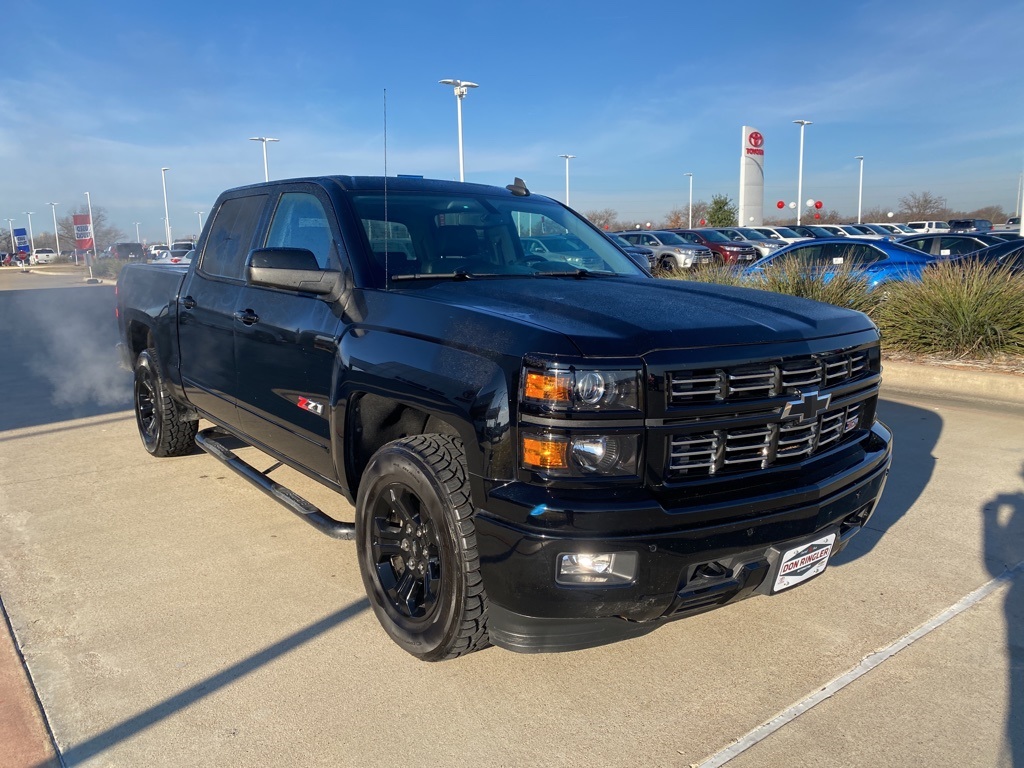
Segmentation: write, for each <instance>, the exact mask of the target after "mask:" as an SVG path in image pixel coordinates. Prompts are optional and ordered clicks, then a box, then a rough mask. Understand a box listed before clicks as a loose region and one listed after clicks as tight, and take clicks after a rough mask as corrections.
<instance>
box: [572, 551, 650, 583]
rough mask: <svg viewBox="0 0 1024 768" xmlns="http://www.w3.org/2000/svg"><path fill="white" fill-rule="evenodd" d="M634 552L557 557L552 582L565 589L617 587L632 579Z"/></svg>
mask: <svg viewBox="0 0 1024 768" xmlns="http://www.w3.org/2000/svg"><path fill="white" fill-rule="evenodd" d="M638 561H639V556H638V555H637V553H636V552H602V553H595V554H588V553H570V554H562V555H559V556H558V571H557V572H556V573H555V581H556V582H557V583H559V584H564V585H567V586H617V585H621V584H631V583H632V582H633V581H634V580H635V579H636V569H637V562H638Z"/></svg>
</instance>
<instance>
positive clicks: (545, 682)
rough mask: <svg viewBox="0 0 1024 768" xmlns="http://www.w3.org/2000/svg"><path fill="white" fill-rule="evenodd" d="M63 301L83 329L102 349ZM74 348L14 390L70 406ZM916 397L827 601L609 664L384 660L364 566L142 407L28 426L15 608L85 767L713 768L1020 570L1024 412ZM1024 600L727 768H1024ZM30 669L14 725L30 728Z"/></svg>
mask: <svg viewBox="0 0 1024 768" xmlns="http://www.w3.org/2000/svg"><path fill="white" fill-rule="evenodd" d="M55 295H56V294H55ZM59 296H60V300H59V301H58V302H57V303H59V304H60V305H61V309H62V311H63V321H64V322H65V323H67V322H70V323H71V325H72V326H73V327H78V326H81V325H82V324H83V323H98V322H101V321H102V317H104V315H103V312H102V311H97V312H92V310H90V311H89V312H85V311H84V310H82V311H79V309H76V308H75V306H74V305H73V304H71V303H69V301H68V296H67V295H66V294H63V293H61V294H59ZM96 296H97V297H100V298H102V302H101V303H103V302H107V301H108V299H107V298H106V296H105V294H102V293H97V294H96ZM3 298H4V297H0V323H2V322H3V320H4V315H3V312H4V309H3V308H4V307H7V306H11V305H10V304H9V303H5V302H4V301H3V300H2V299H3ZM19 306H21V305H19ZM101 309H102V307H101ZM69 313H70V315H71V317H70V318H69ZM76 318H77V319H76ZM5 327H6V326H5ZM54 338H55V337H47V338H45V339H43V340H39V339H36V340H33V339H25V340H23V342H18V343H17V344H12V345H11V346H10V348H9V349H6V350H5V354H6V356H7V359H8V360H10V359H12V358H14V359H17V360H19V361H21V360H24V361H31V364H29V362H25V365H24V367H23V368H18V369H17V370H15V371H4V370H0V384H3V383H9V382H7V380H5V378H4V377H5V376H10V377H12V379H15V380H18V381H20V382H21V384H22V386H23V387H26V388H28V389H29V390H30V393H38V392H40V391H50V389H53V388H57V387H59V385H60V383H61V381H60V379H61V377H59V376H57V377H53V378H50V371H49V368H48V366H46V365H45V364H44V362H45V361H40V360H37V358H35V357H34V356H33V354H34V352H35V351H36V350H38V349H39V348H41V347H42V348H49V347H50V345H52V344H53V343H54ZM74 338H77V337H72V339H74ZM61 349H62V351H63V354H64V355H73V354H75V351H74V349H73V348H72V347H71V346H68V347H62V348H61ZM958 375H959V374H958ZM921 378H922V377H921V376H920V375H915V374H914V372H913V370H912V369H911V370H910V371H909V372H908V374H907V377H906V381H908V382H909V384H912V385H915V387H914V389H916V388H917V387H916V385H917V384H918V382H920V381H921ZM961 381H964V380H963V379H961ZM95 384H96V386H97V387H100V385H101V384H102V382H95ZM115 384H116V382H115ZM103 386H114V385H112V384H110V383H107V384H104V385H103ZM908 386H909V385H908ZM899 387H900V376H899V374H898V373H895V372H893V371H892V370H891V369H890V367H889V365H888V364H887V368H886V384H885V388H884V392H883V394H884V401H883V403H882V405H881V416H882V418H883V420H885V421H886V422H887V423H889V424H890V426H892V427H893V429H894V432H895V434H896V440H897V444H896V458H895V463H894V469H893V474H892V477H891V480H890V483H889V486H888V488H887V490H886V494H885V497H884V499H883V503H882V505H881V506H880V508H879V511H878V513H877V514H876V517H875V518H874V519H873V520H872V524H871V526H870V528H869V529H868V530H866V531H864V532H863V533H862V534H861V535H860V536H858V537H857V538H856V539H855V540H854V542H853V544H852V545H851V547H850V548H849V549H848V550H847V551H845V552H843V553H841V555H839V556H837V558H836V559H835V561H834V562H833V563H831V564H830V566H829V570H828V571H827V572H826V573H825V574H824V575H823V576H822V577H821V578H819V579H817V580H815V581H814V582H813V583H812V584H808V585H807V586H806V587H801V588H799V589H797V590H794V591H793V592H790V593H784V594H782V595H779V596H777V597H775V598H771V599H765V598H757V599H754V600H749V601H746V602H744V603H741V604H738V605H736V606H731V607H729V608H726V609H724V610H721V611H715V612H712V613H709V614H705V615H703V616H699V617H695V618H693V619H688V620H685V621H682V622H676V623H674V624H672V625H669V626H666V627H664V628H662V629H660V630H658V631H657V632H655V633H652V634H651V635H649V636H647V637H644V638H639V639H637V640H634V641H629V642H626V643H619V644H616V645H612V646H607V647H604V648H597V649H592V650H588V651H583V652H579V653H573V654H559V655H546V656H519V655H515V654H510V653H506V652H502V651H500V650H497V649H490V650H487V651H483V652H481V653H478V654H474V655H472V656H470V657H467V658H466V659H462V660H459V661H456V662H452V663H446V664H439V665H424V664H420V663H418V662H415V661H414V660H412V659H411V657H408V656H407V655H405V654H403V653H402V652H401V651H399V650H398V649H397V648H395V647H394V646H393V645H392V644H391V643H390V642H389V641H388V640H387V639H386V637H385V636H384V635H383V632H382V631H381V630H380V629H379V627H378V626H377V625H376V622H375V620H374V619H373V616H372V612H370V611H368V610H366V602H365V599H364V598H363V595H362V588H361V583H360V579H359V575H358V567H357V564H356V562H355V557H354V549H353V548H352V546H351V544H350V543H346V542H335V541H332V540H329V539H327V538H326V537H323V536H322V535H320V534H318V533H317V532H316V531H314V530H313V529H312V528H310V527H308V526H305V525H303V524H302V523H301V522H300V521H298V520H296V519H295V518H294V516H293V515H291V514H289V513H287V512H286V511H284V510H283V509H281V508H280V507H278V506H277V505H275V504H274V503H273V502H271V501H269V500H268V499H266V497H264V496H263V495H262V494H260V493H259V492H258V491H256V490H255V489H252V488H250V487H249V486H247V485H245V484H244V483H242V482H241V481H240V480H238V479H237V478H235V477H234V476H233V475H231V474H230V473H227V472H226V471H224V470H223V469H222V468H221V467H220V465H218V464H217V463H216V462H214V461H213V460H212V459H210V458H209V457H207V456H205V455H203V454H196V455H194V456H186V457H182V458H180V459H172V460H163V461H158V460H154V459H152V458H150V457H149V456H148V455H146V454H145V452H144V451H142V449H141V448H140V447H139V446H138V438H137V435H136V434H135V426H134V420H133V417H132V415H131V413H130V411H128V410H126V405H125V404H124V403H120V404H119V403H118V402H117V401H116V399H114V400H113V401H112V402H110V403H109V404H107V405H95V404H94V405H93V410H91V411H87V412H84V413H81V412H79V411H76V409H77V408H79V407H80V405H79V404H76V403H75V402H73V398H72V401H62V402H61V403H59V404H53V403H50V402H48V401H43V402H42V403H40V402H39V399H38V398H33V397H31V396H26V397H23V398H21V399H17V400H14V401H11V400H7V401H4V403H3V406H2V407H3V408H4V412H3V414H2V417H0V422H2V424H3V426H0V466H3V467H4V471H3V474H2V475H0V596H2V598H3V600H4V602H5V605H6V607H7V610H8V612H9V613H10V616H11V623H12V624H13V626H14V630H15V632H16V636H17V638H18V642H19V648H20V650H21V652H22V653H23V654H24V657H25V659H26V661H27V663H28V668H29V670H31V674H32V680H33V681H34V682H35V685H36V687H37V689H38V692H39V698H40V699H41V700H42V702H43V705H44V707H45V711H46V714H47V717H48V720H49V723H50V725H52V727H53V731H54V736H55V738H56V742H57V743H58V744H59V745H60V749H61V753H62V759H63V761H64V762H65V764H67V765H76V766H77V765H88V766H121V765H124V766H138V765H150V766H162V765H167V766H182V765H196V766H200V765H202V766H208V765H228V764H230V765H254V766H264V765H303V766H306V765H309V766H315V765H393V764H395V763H402V764H404V765H407V766H418V765H424V766H426V765H430V766H437V765H474V766H479V765H535V764H541V763H543V764H545V765H574V766H575V765H579V764H581V763H584V764H601V765H606V766H632V765H639V764H649V765H671V766H686V765H690V764H699V763H700V762H701V761H703V760H704V759H705V758H707V757H709V756H711V755H714V754H716V753H717V752H719V750H721V749H723V748H725V747H727V746H728V745H730V744H731V743H732V742H733V741H734V740H736V739H738V738H740V737H742V736H743V735H744V734H747V733H749V732H751V731H753V730H755V729H757V728H758V727H759V726H760V725H761V724H762V723H764V722H766V721H769V720H771V719H772V718H773V717H774V716H775V715H777V714H778V713H779V712H783V711H785V710H787V708H789V707H790V706H792V705H793V704H795V703H797V702H800V701H802V700H803V699H804V698H805V697H806V696H807V695H808V694H811V693H813V692H815V691H818V690H820V689H821V688H822V686H824V685H825V684H827V683H828V682H829V681H831V680H833V679H835V678H836V677H837V676H838V675H841V674H842V673H844V672H846V671H847V670H849V669H852V668H854V667H856V665H857V664H858V663H859V662H860V661H861V659H863V658H865V657H866V656H868V655H870V654H871V653H873V652H875V651H877V650H878V649H880V648H885V647H888V646H889V645H890V644H891V643H893V642H894V641H895V640H898V639H899V638H901V637H903V636H904V635H905V634H907V633H908V632H910V631H912V630H914V629H915V628H916V627H918V626H920V625H922V624H924V623H925V622H927V621H928V620H929V619H931V618H932V617H934V616H936V615H938V614H940V613H941V612H942V611H943V610H945V609H946V608H948V607H949V606H950V605H953V604H955V603H956V602H957V601H958V600H960V599H961V598H962V597H963V596H964V595H967V594H969V593H971V592H972V591H973V590H975V589H976V588H978V587H979V586H981V585H983V584H986V583H988V582H989V581H990V580H991V579H992V578H994V577H995V576H997V575H998V574H1000V573H1002V572H1003V570H1004V569H1005V567H1006V565H1007V564H1012V563H1013V562H1017V561H1019V560H1021V559H1024V480H1022V476H1021V473H1022V472H1024V467H1022V465H1021V463H1022V461H1024V406H1021V405H1020V404H1016V405H1014V404H1003V403H1002V401H1001V400H999V399H997V398H986V399H984V400H976V401H972V402H967V401H963V400H952V399H949V398H944V399H935V398H930V397H927V396H921V395H919V394H917V393H916V392H913V391H907V390H901V389H900V388H899ZM47 388H50V389H47ZM964 388H965V389H967V390H969V391H974V390H975V389H976V386H975V383H972V382H968V383H967V385H965V386H964ZM73 394H74V393H73V392H65V393H64V397H65V399H67V398H69V397H72V395H73ZM19 397H20V396H19ZM12 403H13V404H14V405H16V408H17V411H16V412H13V413H12V412H11V411H9V410H7V409H9V408H11V407H12ZM268 465H269V464H268ZM286 473H287V471H286ZM275 476H276V475H275ZM281 479H282V481H283V482H286V484H290V485H294V486H296V487H297V488H298V489H299V490H300V491H302V492H304V493H307V494H308V495H309V496H310V498H311V499H312V500H313V501H314V502H316V503H318V504H320V505H322V506H324V507H325V508H330V509H333V510H334V511H335V513H336V514H338V515H339V516H341V517H344V516H345V515H346V514H351V510H346V509H345V508H344V505H343V504H340V503H339V500H338V499H337V498H335V497H332V495H331V494H329V493H327V492H326V491H323V490H322V489H318V488H317V487H315V486H313V485H312V484H311V483H309V482H308V481H306V480H305V479H304V478H302V477H295V476H294V473H292V474H291V475H288V474H286V475H285V476H284V477H282V478H281ZM1022 592H1024V590H1022V589H1021V583H1020V579H1019V578H1017V579H1014V580H1010V581H1007V582H1005V583H1000V584H999V585H998V588H997V589H996V590H995V591H993V592H992V593H991V594H990V595H988V596H987V597H985V599H984V600H981V601H980V602H978V603H977V604H976V605H974V606H972V607H971V608H969V609H967V610H966V611H964V612H963V613H961V614H959V615H958V616H956V617H955V618H953V619H951V620H950V621H949V622H947V623H946V624H944V625H942V626H941V627H939V628H937V629H935V630H934V631H933V632H931V633H930V634H928V635H925V636H924V637H922V638H921V639H920V640H918V641H917V642H915V643H914V644H913V645H911V646H909V647H908V648H906V649H905V650H903V651H901V652H900V653H899V654H897V655H896V656H894V657H892V658H891V659H889V660H888V661H886V662H885V663H883V664H882V665H880V666H879V667H878V668H876V669H874V670H873V671H872V672H870V673H868V674H867V675H865V676H864V677H862V678H860V679H858V680H857V681H855V682H853V683H851V684H850V685H849V686H847V687H846V688H843V689H842V690H840V691H839V692H837V693H836V694H835V695H833V696H831V697H830V698H829V699H827V700H826V701H824V702H823V703H822V704H820V705H818V706H816V707H814V708H813V709H811V710H809V711H808V712H807V713H806V714H803V715H801V716H800V717H799V718H797V719H795V720H793V721H792V722H791V723H790V724H789V725H786V726H785V727H784V728H782V729H781V730H779V731H778V732H776V733H774V734H773V735H771V736H770V737H768V738H767V739H765V740H763V741H761V742H758V743H756V744H755V745H754V746H752V747H751V748H750V749H748V750H747V751H745V752H742V753H741V754H739V755H738V756H737V757H735V758H734V759H733V760H732V762H730V763H729V765H730V766H736V765H739V766H748V765H749V766H764V765H778V764H782V763H785V764H787V765H798V766H799V765H808V766H810V765H816V766H818V765H821V764H830V765H839V766H845V765H868V764H870V765H894V766H895V765H899V766H903V765H907V764H950V763H960V764H966V765H981V766H989V765H992V766H1016V768H1024V755H1022V754H1020V750H1021V749H1022V746H1021V745H1024V714H1022V713H1024V658H1022V656H1021V653H1022V650H1021V649H1024V637H1022V633H1024V605H1022V604H1024V594H1022ZM0 634H2V633H0ZM8 650H10V649H8ZM7 658H8V660H10V659H11V658H12V657H11V655H10V654H8V657H7ZM13 658H14V660H15V662H17V663H16V664H15V665H14V670H15V671H21V672H22V676H21V678H20V679H21V686H20V687H19V686H18V685H17V680H18V677H17V675H15V676H14V677H13V678H9V677H0V685H5V683H4V682H3V681H5V680H6V681H10V680H12V679H13V681H14V682H15V691H14V693H13V694H12V693H10V692H9V691H8V690H7V688H0V701H4V702H7V701H14V700H15V699H16V698H19V699H20V700H21V701H22V702H23V703H24V704H27V705H28V709H29V714H30V715H31V711H32V706H33V704H34V697H33V695H32V691H31V689H29V688H27V687H26V686H25V680H26V678H25V677H24V672H23V667H22V666H21V664H20V658H18V656H17V654H15V655H14V656H13ZM35 711H36V712H37V716H36V718H35V720H34V723H35V726H36V729H37V730H36V732H35V736H34V737H32V736H31V735H30V736H29V738H30V739H31V738H35V739H36V741H35V742H34V743H36V744H37V745H38V744H39V731H38V728H39V727H40V726H42V725H44V724H45V723H44V722H43V721H42V719H41V718H39V717H38V709H36V710H35ZM0 717H3V719H4V720H6V719H7V718H6V715H4V714H3V713H2V712H0ZM28 720H29V721H30V725H31V721H33V718H32V717H31V716H30V717H29V718H28ZM12 722H13V718H12ZM26 733H31V732H30V731H26ZM44 733H45V732H44ZM9 743H12V742H10V741H8V740H7V738H5V736H4V734H2V733H0V745H4V746H3V747H0V765H3V766H4V768H8V762H7V759H8V756H9V754H12V753H10V752H9V750H7V749H6V745H7V744H9ZM44 746H45V740H44ZM1015 748H1016V749H1017V750H1018V752H1017V753H1014V752H1013V751H1012V750H1013V749H1015ZM46 759H47V758H46V756H43V757H29V758H28V762H24V763H12V764H11V767H12V768H22V766H29V765H33V766H34V765H40V764H43V761H44V760H46Z"/></svg>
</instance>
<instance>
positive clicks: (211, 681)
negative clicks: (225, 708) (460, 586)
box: [34, 598, 370, 768]
mask: <svg viewBox="0 0 1024 768" xmlns="http://www.w3.org/2000/svg"><path fill="white" fill-rule="evenodd" d="M369 607H370V603H369V601H368V600H367V599H366V598H362V599H360V600H356V601H355V602H354V603H352V604H350V605H347V606H345V607H344V608H342V609H340V610H338V611H335V612H334V613H332V614H331V615H329V616H325V617H324V618H323V619H321V620H320V621H318V622H316V623H314V624H310V625H309V626H308V627H306V628H305V629H301V630H299V631H298V632H295V633H294V634H291V635H289V636H288V637H286V638H284V639H283V640H280V641H278V642H276V643H274V644H273V645H270V646H268V647H266V648H264V649H263V650H262V651H260V652H258V653H255V654H253V655H252V656H249V657H248V658H245V659H242V660H241V661H239V662H237V663H235V664H233V665H231V666H230V667H228V668H227V669H225V670H224V671H222V672H218V673H217V674H216V675H212V676H210V677H208V678H206V679H205V680H202V681H200V682H198V683H196V684H195V685H193V686H191V687H190V688H186V689H185V690H184V691H182V692H181V693H178V694H175V695H174V696H172V697H170V698H169V699H166V700H165V701H161V702H160V703H158V704H154V705H153V706H152V707H150V708H149V709H146V710H144V711H142V712H140V713H139V714H137V715H135V716H134V717H131V718H129V719H127V720H125V721H123V722H121V723H118V724H117V725H115V726H113V727H112V728H108V729H107V730H106V731H103V732H102V733H98V734H96V735H95V736H93V737H92V738H91V739H89V740H87V741H84V742H82V743H81V744H76V745H75V746H73V747H70V748H68V749H65V750H62V752H61V758H62V761H63V762H62V764H63V765H79V764H81V763H84V762H86V761H88V760H91V759H92V758H94V757H96V756H97V755H100V754H102V753H103V752H104V751H106V750H107V749H109V748H110V747H113V746H114V745H115V744H118V743H120V742H122V741H125V740H126V739H130V738H132V737H133V736H135V735H136V734H138V733H140V732H142V731H144V730H146V729H147V728H149V727H151V726H153V725H156V724H157V723H159V722H161V721H162V720H166V719H167V718H169V717H172V716H174V715H175V714H177V713H178V712H181V711H182V710H184V709H186V708H187V707H189V706H191V705H192V704H195V703H196V702H197V701H200V700H201V699H205V698H206V697H207V696H210V695H212V694H215V693H217V692H218V691H220V690H221V689H223V688H226V687H227V686H229V685H231V684H232V683H234V682H236V681H238V680H240V679H242V678H243V677H245V676H246V675H248V674H250V673H252V672H255V671H256V670H258V669H259V668H260V667H263V666H265V665H267V664H270V663H271V662H273V661H274V660H275V659H278V658H280V657H281V656H284V655H285V654H287V653H289V652H291V651H294V650H295V649H296V648H299V647H300V646H302V645H304V644H305V643H308V642H309V641H310V640H315V639H316V638H318V637H319V636H320V635H323V634H325V633H327V632H329V631H331V630H332V629H334V628H335V627H337V626H339V625H340V624H343V623H345V622H346V621H348V620H349V619H352V618H354V617H356V616H358V615H359V614H360V613H362V612H363V611H365V610H366V609H368V608H369ZM34 768H49V766H47V765H46V764H43V765H38V766H35V767H34Z"/></svg>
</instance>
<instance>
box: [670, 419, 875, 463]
mask: <svg viewBox="0 0 1024 768" xmlns="http://www.w3.org/2000/svg"><path fill="white" fill-rule="evenodd" d="M863 405H864V404H863V402H858V403H853V404H851V405H848V406H843V407H840V408H833V409H831V410H828V411H825V412H824V413H822V414H820V415H819V416H818V417H817V418H815V419H810V420H808V421H796V420H792V421H771V422H767V423H763V424H756V425H753V426H749V425H748V426H743V427H730V428H723V429H713V430H706V429H705V430H702V429H699V428H695V429H694V431H690V432H680V433H677V434H674V435H672V436H671V437H670V439H669V456H668V477H669V479H680V478H684V477H711V476H717V475H723V474H729V473H736V472H746V471H749V470H754V469H767V468H768V467H771V466H776V465H780V464H787V463H792V462H796V461H799V460H802V459H804V458H807V457H810V456H813V455H815V454H816V453H818V452H820V451H822V450H825V449H826V448H830V447H832V446H834V445H837V444H839V443H840V442H841V441H842V438H843V435H846V434H849V433H850V432H853V431H854V430H856V429H858V428H859V427H860V426H861V424H860V420H861V414H862V412H863Z"/></svg>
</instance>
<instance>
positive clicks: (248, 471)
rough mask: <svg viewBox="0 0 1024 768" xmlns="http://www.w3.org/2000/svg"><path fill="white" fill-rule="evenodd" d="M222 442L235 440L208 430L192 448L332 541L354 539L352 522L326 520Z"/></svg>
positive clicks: (198, 436) (226, 434) (316, 509)
mask: <svg viewBox="0 0 1024 768" xmlns="http://www.w3.org/2000/svg"><path fill="white" fill-rule="evenodd" d="M225 439H231V440H235V439H237V438H235V436H234V435H232V434H231V433H229V432H226V431H225V430H223V429H220V428H219V427H210V428H208V429H204V430H203V431H202V432H200V433H199V434H197V435H196V445H198V446H199V447H200V448H202V449H203V450H204V451H206V452H207V453H208V454H210V455H211V456H213V458H215V459H217V460H219V461H221V462H223V463H224V464H226V465H227V466H228V467H230V468H231V469H233V470H234V471H235V472H237V473H238V474H240V475H241V476H242V477H244V478H245V479H246V480H248V481H249V482H250V483H252V484H253V485H255V486H256V487H257V488H259V489H260V490H261V491H263V492H264V493H265V494H267V495H268V496H269V497H270V498H272V499H273V500H274V501H276V502H278V503H280V504H283V505H284V506H285V507H287V508H288V509H290V510H291V511H292V512H294V513H295V514H297V515H298V516H299V517H301V518H302V519H303V520H305V521H306V522H307V523H309V524H310V525H312V526H313V527H314V528H317V529H318V530H320V531H321V532H322V533H326V534H327V535H328V536H330V537H331V538H334V539H354V538H355V537H356V527H355V525H354V524H353V523H343V522H341V521H340V520H335V519H334V518H333V517H328V516H327V515H326V514H324V513H323V512H322V511H321V510H320V509H319V508H318V507H316V506H314V505H313V504H311V503H310V502H308V501H306V500H305V499H304V498H302V497H301V496H299V495H298V494H297V493H295V492H294V491H292V490H290V489H288V488H285V487H284V486H283V485H281V484H280V483H278V482H275V481H274V480H271V479H270V477H269V476H268V475H267V473H265V472H260V471H259V470H258V469H256V468H255V467H254V466H252V465H251V464H247V463H246V462H244V461H242V460H241V459H240V458H238V456H236V455H235V453H234V451H232V450H231V449H230V448H226V447H225V446H223V445H221V444H220V443H219V442H218V441H219V440H225ZM278 466H279V465H278Z"/></svg>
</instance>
